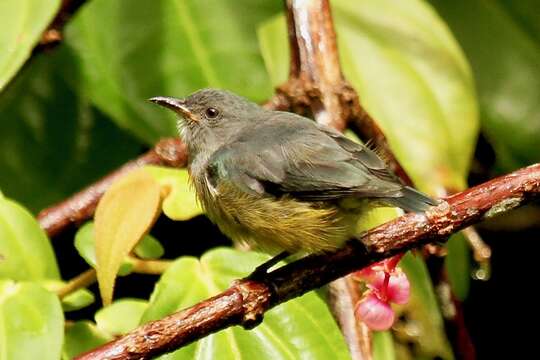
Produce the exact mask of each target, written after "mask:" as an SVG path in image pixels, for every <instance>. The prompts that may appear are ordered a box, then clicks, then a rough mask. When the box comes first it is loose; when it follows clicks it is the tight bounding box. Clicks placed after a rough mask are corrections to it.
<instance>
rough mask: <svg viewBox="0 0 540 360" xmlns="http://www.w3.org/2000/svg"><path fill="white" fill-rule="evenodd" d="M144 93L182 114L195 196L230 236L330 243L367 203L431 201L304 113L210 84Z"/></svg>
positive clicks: (347, 233) (349, 233)
mask: <svg viewBox="0 0 540 360" xmlns="http://www.w3.org/2000/svg"><path fill="white" fill-rule="evenodd" d="M150 100H151V101H152V102H154V103H156V104H159V105H161V106H163V107H166V108H168V109H171V110H173V111H174V112H176V113H177V114H178V115H180V120H179V122H178V124H179V126H178V127H179V130H180V135H181V137H182V140H183V141H184V142H185V143H186V144H187V146H188V149H189V165H188V166H189V171H190V175H191V179H192V182H193V185H194V187H195V190H196V193H197V196H198V199H199V200H200V202H201V204H202V206H203V208H204V209H205V211H206V214H207V215H208V217H209V218H210V219H211V220H212V221H213V222H214V223H216V224H217V225H218V226H219V228H220V229H221V231H222V232H223V233H225V234H226V235H227V236H229V237H230V238H232V239H233V240H237V241H242V242H247V243H248V244H251V245H256V246H258V247H259V248H262V249H263V250H266V251H269V252H275V251H276V250H285V251H287V252H289V253H295V252H299V251H303V252H321V251H327V250H333V249H336V248H338V247H339V246H341V245H342V244H343V243H344V242H345V241H346V240H348V239H350V238H352V237H354V236H355V235H357V234H355V230H356V222H357V218H358V214H359V212H361V211H363V209H365V208H364V206H365V204H366V202H368V203H372V204H376V205H387V206H397V207H400V208H403V209H405V210H407V211H424V210H426V209H427V208H428V207H429V206H431V205H436V202H435V201H434V200H432V199H431V198H429V197H427V196H426V195H424V194H422V193H420V192H418V191H416V190H414V189H412V188H410V187H408V186H405V185H403V184H402V183H401V182H400V181H399V180H398V178H397V177H396V176H395V175H394V174H392V173H391V171H390V170H389V169H388V167H387V166H386V164H385V163H384V161H382V160H381V158H380V157H379V156H377V154H376V153H375V152H374V151H372V150H370V149H369V148H368V147H366V146H364V145H360V144H358V143H356V142H354V141H352V140H349V139H348V138H346V137H344V136H343V135H341V134H340V133H338V132H336V131H334V130H332V129H330V128H328V127H325V126H322V125H318V124H316V123H315V122H314V121H312V120H310V119H308V118H305V117H302V116H299V115H296V114H293V113H288V112H282V111H270V110H266V109H264V108H262V107H260V106H259V105H257V104H255V103H253V102H251V101H249V100H247V99H245V98H243V97H240V96H238V95H235V94H233V93H231V92H228V91H223V90H217V89H204V90H200V91H197V92H195V93H193V94H192V95H190V96H188V97H187V98H185V99H176V98H171V97H154V98H152V99H150Z"/></svg>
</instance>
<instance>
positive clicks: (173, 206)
mask: <svg viewBox="0 0 540 360" xmlns="http://www.w3.org/2000/svg"><path fill="white" fill-rule="evenodd" d="M144 169H145V170H147V171H149V172H150V174H152V176H153V177H154V178H155V179H156V180H157V181H158V182H159V183H160V184H161V186H162V187H166V188H168V189H170V192H169V194H168V195H167V196H166V197H165V199H164V200H163V205H162V209H163V212H164V213H165V215H167V217H169V218H170V219H173V220H189V219H191V218H193V217H195V216H197V215H200V214H202V213H203V211H202V209H201V207H200V206H199V203H198V201H197V196H196V195H195V191H194V190H193V188H192V187H191V186H190V184H189V174H188V171H187V170H186V169H171V168H165V167H160V166H146V167H144Z"/></svg>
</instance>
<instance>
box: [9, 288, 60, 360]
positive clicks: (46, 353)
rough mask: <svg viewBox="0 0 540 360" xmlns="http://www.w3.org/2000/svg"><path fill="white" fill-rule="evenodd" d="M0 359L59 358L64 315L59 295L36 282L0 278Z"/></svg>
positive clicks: (31, 359) (44, 359)
mask: <svg viewBox="0 0 540 360" xmlns="http://www.w3.org/2000/svg"><path fill="white" fill-rule="evenodd" d="M0 325H1V326H0V358H2V359H6V360H7V359H17V360H25V359H28V360H33V359H43V360H47V359H51V360H57V359H59V358H60V352H61V349H62V341H63V332H64V317H63V314H62V307H61V306H60V301H59V300H58V297H57V296H56V295H54V294H52V293H50V292H48V291H47V290H45V289H43V288H42V287H41V286H39V285H37V284H35V283H15V282H13V281H9V280H7V281H6V280H4V281H0Z"/></svg>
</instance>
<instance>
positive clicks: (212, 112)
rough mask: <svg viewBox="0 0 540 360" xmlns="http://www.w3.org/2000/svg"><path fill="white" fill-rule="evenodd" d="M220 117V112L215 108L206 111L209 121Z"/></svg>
mask: <svg viewBox="0 0 540 360" xmlns="http://www.w3.org/2000/svg"><path fill="white" fill-rule="evenodd" d="M218 115H219V110H218V109H216V108H213V107H209V108H208V109H206V117H207V118H209V119H214V118H216V117H217V116H218Z"/></svg>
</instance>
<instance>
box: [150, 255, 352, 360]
mask: <svg viewBox="0 0 540 360" xmlns="http://www.w3.org/2000/svg"><path fill="white" fill-rule="evenodd" d="M266 260H268V256H266V255H263V254H258V253H254V252H249V253H246V252H240V251H237V250H232V249H225V248H220V249H215V250H211V251H209V252H207V253H206V254H204V255H203V256H202V258H201V259H200V261H199V260H198V259H195V258H193V257H182V258H180V259H179V260H177V261H175V262H174V264H173V265H171V266H170V268H169V269H168V270H167V271H166V272H165V273H164V274H163V275H162V277H161V279H160V281H159V282H158V283H157V284H156V288H155V290H154V293H153V294H152V297H151V300H150V304H149V306H148V309H147V310H146V312H145V314H144V316H143V318H142V322H143V323H144V322H147V321H149V320H154V319H159V318H163V317H164V316H166V315H168V314H170V313H172V312H174V311H177V310H180V309H183V308H185V307H188V306H190V305H194V304H195V303H197V302H199V301H202V300H204V299H206V298H208V297H209V296H212V295H216V294H217V293H218V292H220V291H223V290H225V289H226V288H228V287H229V285H230V283H231V282H232V281H233V280H234V279H238V278H242V277H244V276H246V275H248V274H249V273H250V272H251V271H253V269H254V268H255V267H256V266H257V265H260V264H261V263H263V262H264V261H266ZM197 357H202V358H208V359H239V358H244V359H261V360H264V359H272V360H273V359H350V355H349V353H348V350H347V347H346V345H345V342H344V339H343V336H342V335H341V333H340V331H339V328H338V327H337V325H336V323H335V321H334V319H333V317H332V315H331V314H330V312H329V310H328V307H327V305H326V304H325V303H324V302H323V301H322V299H321V298H320V297H319V296H317V294H316V293H315V292H310V293H308V294H306V295H304V296H302V297H300V298H298V299H293V300H291V301H288V302H287V303H284V304H281V305H279V306H278V307H276V308H274V309H272V310H271V311H269V312H267V313H266V314H265V316H264V321H263V322H262V324H260V325H259V326H257V327H255V328H254V329H252V330H249V331H246V330H244V329H242V328H240V327H232V328H228V329H225V330H223V331H220V332H218V333H216V334H212V335H210V336H208V337H205V338H204V339H202V340H199V341H198V342H196V343H194V344H191V345H189V346H186V347H184V348H182V349H180V350H178V351H175V352H174V353H171V354H168V355H166V356H164V357H162V358H164V359H165V358H166V359H169V360H170V359H192V358H197Z"/></svg>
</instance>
